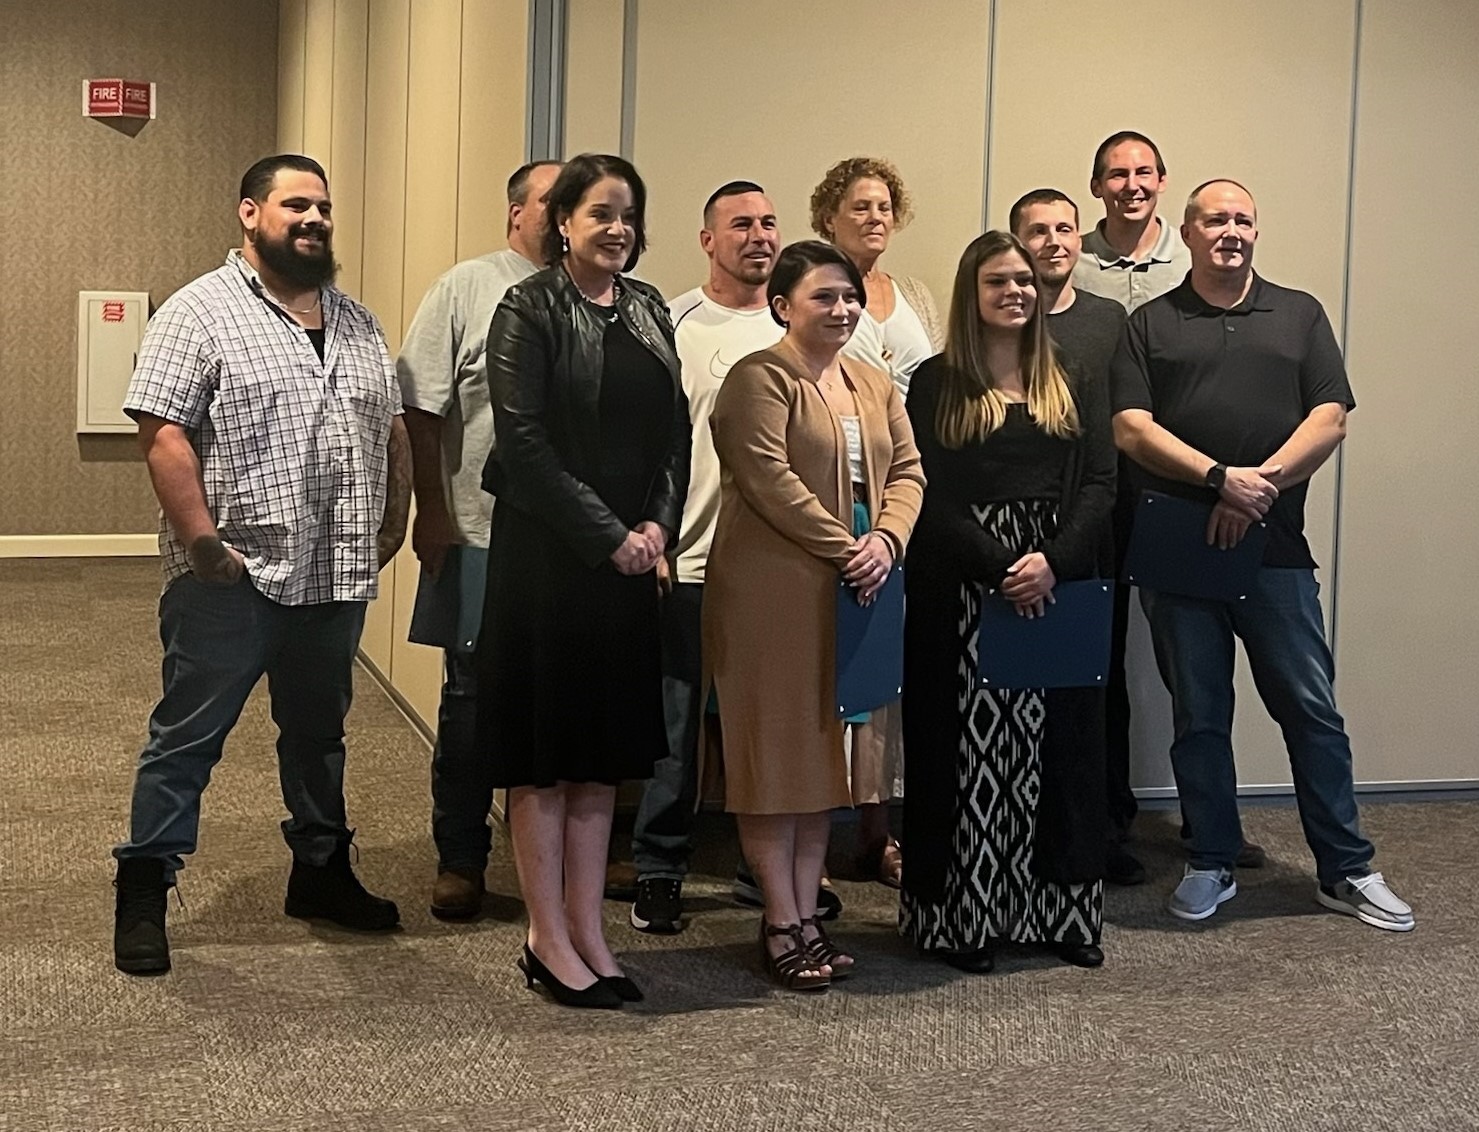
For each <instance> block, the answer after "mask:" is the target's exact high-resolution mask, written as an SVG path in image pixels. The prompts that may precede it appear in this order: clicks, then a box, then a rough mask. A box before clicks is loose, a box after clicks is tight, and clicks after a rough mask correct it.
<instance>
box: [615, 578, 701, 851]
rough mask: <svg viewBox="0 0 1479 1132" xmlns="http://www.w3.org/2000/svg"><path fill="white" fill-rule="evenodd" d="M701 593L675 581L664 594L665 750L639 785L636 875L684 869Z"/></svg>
mask: <svg viewBox="0 0 1479 1132" xmlns="http://www.w3.org/2000/svg"><path fill="white" fill-rule="evenodd" d="M703 595H704V588H703V586H702V585H701V584H698V583H695V582H679V583H677V584H676V585H674V586H673V592H672V593H670V594H668V595H667V596H666V597H664V598H663V599H662V703H663V715H664V716H665V717H666V719H667V730H668V753H667V755H666V756H665V757H663V758H660V759H658V760H657V763H656V765H654V766H653V768H652V777H651V778H650V779H648V780H647V786H646V788H645V789H644V790H643V791H642V802H641V805H640V806H638V808H637V822H636V825H635V827H634V828H633V831H632V860H633V862H634V863H635V864H636V866H637V876H638V877H639V878H641V879H644V880H645V879H647V878H649V877H668V878H670V879H673V880H682V879H683V877H684V876H685V875H687V873H688V858H689V852H690V849H691V847H692V840H693V822H694V810H695V808H696V805H697V796H698V729H699V728H700V727H701V726H702V725H703V719H704V704H703V703H702V702H700V699H699V697H700V695H701V694H702V691H703V687H702V681H703V674H702V673H703V665H702V662H701V659H700V658H701V653H702V648H703Z"/></svg>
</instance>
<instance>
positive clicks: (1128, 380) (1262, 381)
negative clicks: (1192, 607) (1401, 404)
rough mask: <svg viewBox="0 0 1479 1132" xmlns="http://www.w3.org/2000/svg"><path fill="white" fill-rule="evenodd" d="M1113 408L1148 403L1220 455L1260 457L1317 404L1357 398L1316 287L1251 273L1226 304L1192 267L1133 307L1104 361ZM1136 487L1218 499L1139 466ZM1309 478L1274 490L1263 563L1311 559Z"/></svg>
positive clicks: (1170, 426) (1173, 428) (1301, 563)
mask: <svg viewBox="0 0 1479 1132" xmlns="http://www.w3.org/2000/svg"><path fill="white" fill-rule="evenodd" d="M1110 396H1111V407H1112V410H1113V411H1114V412H1116V413H1120V412H1124V411H1125V410H1126V409H1145V410H1147V411H1149V412H1150V413H1152V414H1153V415H1154V416H1155V420H1156V423H1157V424H1159V425H1160V426H1161V427H1162V428H1165V429H1167V430H1168V431H1169V432H1171V433H1172V434H1173V435H1175V436H1177V437H1178V438H1180V439H1181V440H1183V441H1185V442H1186V443H1187V444H1190V445H1191V446H1192V447H1193V448H1195V449H1197V450H1198V451H1199V452H1203V453H1205V454H1206V455H1207V456H1208V457H1210V458H1211V459H1213V460H1216V461H1218V462H1219V463H1223V464H1228V465H1230V466H1235V467H1238V466H1241V467H1255V468H1256V467H1257V466H1258V465H1260V464H1262V463H1264V462H1265V461H1267V460H1268V458H1269V457H1270V456H1272V455H1273V454H1274V453H1275V452H1277V451H1278V450H1279V448H1281V447H1282V446H1283V444H1284V442H1285V441H1286V440H1288V439H1289V437H1290V436H1291V435H1292V434H1293V433H1294V430H1295V429H1297V428H1298V427H1299V426H1300V425H1301V424H1302V423H1303V422H1304V419H1305V418H1306V417H1308V416H1309V414H1310V413H1311V411H1313V410H1314V409H1315V408H1316V407H1317V406H1320V405H1325V404H1330V403H1332V402H1333V403H1336V404H1340V405H1344V406H1345V407H1346V408H1347V409H1353V408H1355V407H1356V402H1355V399H1354V398H1353V397H1352V396H1351V386H1350V382H1349V381H1348V380H1347V378H1346V372H1345V362H1344V360H1343V359H1342V358H1341V356H1340V347H1339V346H1338V345H1336V342H1335V333H1334V331H1333V330H1331V328H1330V320H1329V319H1328V318H1326V317H1325V311H1324V309H1323V308H1322V307H1321V306H1320V304H1319V302H1318V301H1317V300H1316V299H1315V297H1314V296H1313V295H1307V294H1305V293H1304V292H1303V291H1294V290H1291V289H1290V288H1288V287H1279V286H1277V285H1275V284H1273V283H1270V282H1268V281H1267V280H1266V279H1263V278H1261V277H1259V276H1258V275H1256V274H1255V275H1254V277H1253V286H1252V287H1251V288H1249V290H1248V295H1247V297H1246V298H1244V300H1243V301H1242V302H1241V303H1239V304H1238V305H1237V306H1235V307H1232V308H1229V309H1226V310H1224V309H1223V308H1222V307H1215V306H1213V305H1212V304H1211V303H1208V302H1207V301H1206V300H1205V299H1203V298H1202V297H1201V296H1200V295H1198V294H1197V293H1196V291H1195V290H1194V289H1193V288H1192V285H1191V277H1190V276H1187V278H1186V280H1185V281H1184V282H1183V283H1182V284H1181V285H1180V286H1179V287H1177V288H1176V289H1175V290H1173V291H1168V292H1167V293H1166V294H1164V295H1162V296H1161V297H1160V298H1158V299H1154V300H1152V301H1151V302H1149V303H1146V304H1145V305H1144V306H1142V307H1140V308H1139V309H1138V310H1136V311H1135V312H1134V313H1133V314H1131V315H1130V321H1129V327H1128V329H1127V331H1126V334H1125V336H1124V338H1122V339H1121V340H1120V346H1119V350H1118V351H1117V352H1116V354H1115V357H1114V362H1113V364H1112V366H1111V368H1110ZM1131 468H1132V470H1133V472H1134V475H1135V480H1136V484H1137V490H1138V489H1139V488H1150V489H1152V490H1155V491H1164V492H1167V493H1169V494H1172V495H1180V496H1183V497H1186V498H1191V499H1203V500H1206V501H1208V502H1211V501H1213V500H1215V498H1216V493H1215V492H1213V491H1212V490H1211V489H1209V488H1205V487H1199V486H1196V485H1193V484H1186V483H1180V482H1173V481H1171V480H1165V479H1162V478H1161V477H1160V476H1157V475H1154V474H1153V473H1151V472H1149V471H1147V470H1146V469H1144V468H1142V467H1140V466H1139V465H1136V464H1133V463H1132V465H1131ZM1308 486H1309V484H1308V481H1306V482H1305V483H1302V484H1298V485H1296V486H1295V487H1291V488H1289V489H1287V490H1285V491H1283V492H1281V493H1280V494H1279V498H1278V500H1277V501H1276V502H1275V503H1274V505H1273V507H1271V508H1270V509H1269V513H1268V530H1269V539H1268V549H1267V550H1266V551H1265V552H1264V556H1263V564H1264V565H1265V566H1292V567H1302V568H1306V569H1313V568H1314V566H1315V560H1314V558H1313V556H1312V555H1311V554H1310V547H1309V542H1308V541H1307V540H1306V539H1305V537H1304V499H1305V495H1306V493H1307V489H1308Z"/></svg>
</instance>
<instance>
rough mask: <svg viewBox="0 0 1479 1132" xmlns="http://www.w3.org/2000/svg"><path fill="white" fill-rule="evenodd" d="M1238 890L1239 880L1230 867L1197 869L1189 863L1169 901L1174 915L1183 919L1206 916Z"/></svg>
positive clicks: (1169, 909)
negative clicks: (1229, 869) (1234, 878)
mask: <svg viewBox="0 0 1479 1132" xmlns="http://www.w3.org/2000/svg"><path fill="white" fill-rule="evenodd" d="M1237 894H1238V882H1237V881H1235V880H1233V877H1232V873H1231V872H1229V871H1228V870H1227V869H1194V868H1192V867H1191V866H1190V865H1187V866H1186V875H1185V876H1183V877H1182V878H1181V883H1180V884H1178V885H1177V886H1176V891H1175V892H1173V893H1171V900H1170V902H1169V903H1168V904H1167V905H1166V908H1167V910H1168V911H1169V912H1170V913H1171V915H1173V916H1176V917H1177V918H1179V919H1182V920H1205V919H1206V918H1207V917H1208V916H1210V915H1211V914H1212V913H1213V912H1215V911H1217V906H1218V905H1219V904H1222V903H1224V902H1225V901H1228V900H1231V899H1232V898H1233V897H1234V896H1236V895H1237Z"/></svg>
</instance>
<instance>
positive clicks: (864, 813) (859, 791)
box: [811, 157, 945, 888]
mask: <svg viewBox="0 0 1479 1132" xmlns="http://www.w3.org/2000/svg"><path fill="white" fill-rule="evenodd" d="M912 218H913V205H912V203H911V202H910V199H909V191H908V190H907V189H906V188H905V187H904V181H903V178H901V177H900V176H899V171H898V170H897V169H896V168H894V166H893V164H892V163H891V162H888V161H885V160H883V159H882V158H878V157H849V158H845V159H844V160H842V161H839V162H837V164H835V165H833V166H832V168H830V169H828V170H827V172H826V175H825V176H824V177H823V178H822V181H821V183H820V184H819V185H817V187H816V188H815V189H814V190H813V191H812V194H811V226H812V230H813V231H815V232H816V234H817V235H819V236H821V237H822V238H823V239H825V240H827V241H828V242H829V243H832V244H835V245H836V246H837V248H838V249H839V250H840V251H842V252H843V253H844V254H845V255H846V256H847V258H848V259H850V260H852V261H853V263H854V264H855V265H856V266H857V269H858V273H859V274H860V275H861V276H862V277H863V288H864V294H865V299H866V301H865V303H864V308H865V309H864V310H863V313H862V315H861V316H860V317H859V319H858V326H857V330H856V331H855V332H854V333H853V336H852V337H851V338H850V339H848V342H847V345H846V346H845V347H844V348H843V355H844V356H845V357H848V358H856V359H857V360H858V361H860V362H864V363H866V364H867V365H870V366H872V367H873V368H874V369H880V370H883V371H884V372H885V373H887V374H888V375H889V376H890V377H891V378H893V381H894V384H895V385H897V386H898V387H899V393H900V395H901V396H903V397H908V396H909V381H910V378H911V377H912V376H913V374H914V371H915V369H916V368H917V367H918V366H919V365H920V363H922V362H923V361H924V360H925V359H926V358H929V357H932V356H933V355H935V354H937V353H939V352H940V350H941V349H943V348H944V345H945V333H944V328H943V326H942V325H941V323H940V315H939V313H938V311H937V310H936V309H935V301H934V299H933V297H931V295H930V291H929V288H928V287H926V286H925V285H924V284H923V283H922V282H921V281H920V280H918V279H912V278H909V277H907V276H903V275H890V274H888V273H887V272H885V271H884V270H883V267H882V265H881V263H880V260H881V259H882V257H883V255H884V253H885V252H887V251H888V247H889V244H890V243H891V242H892V240H893V236H894V233H895V232H897V231H899V230H901V229H903V228H904V227H905V226H906V225H907V224H908V223H909V221H910V220H911V219H912ZM851 767H852V774H851V782H852V798H853V805H855V806H857V807H858V815H859V821H858V845H859V849H860V852H859V854H858V858H859V859H858V864H857V869H858V871H859V872H860V873H861V874H862V875H864V876H872V877H875V878H877V879H878V880H879V881H881V882H882V883H883V884H886V885H888V886H890V887H891V888H898V887H899V880H900V875H901V874H902V872H903V856H902V854H901V853H900V851H899V843H898V842H897V841H895V840H894V838H893V836H892V835H891V834H890V832H889V822H888V809H887V805H886V804H887V803H888V802H889V801H891V800H893V799H894V798H896V797H898V796H899V794H900V790H901V786H902V782H903V773H904V754H903V728H902V726H901V714H900V711H899V705H898V704H891V705H889V706H887V707H884V708H880V709H879V710H878V711H876V712H874V713H872V716H871V718H870V719H869V720H868V722H867V723H865V724H863V725H861V726H859V727H855V728H853V732H852V762H851Z"/></svg>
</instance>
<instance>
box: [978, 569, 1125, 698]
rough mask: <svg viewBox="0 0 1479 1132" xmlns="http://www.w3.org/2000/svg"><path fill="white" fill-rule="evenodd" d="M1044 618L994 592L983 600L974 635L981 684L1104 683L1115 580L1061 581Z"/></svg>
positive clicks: (1055, 685)
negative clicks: (1028, 614)
mask: <svg viewBox="0 0 1479 1132" xmlns="http://www.w3.org/2000/svg"><path fill="white" fill-rule="evenodd" d="M1053 597H1054V598H1055V599H1056V600H1055V601H1053V602H1052V603H1049V604H1047V605H1046V606H1045V612H1044V613H1043V615H1042V616H1041V617H1023V616H1022V615H1021V614H1019V613H1018V612H1017V607H1016V606H1014V605H1013V604H1012V603H1011V602H1009V601H1008V600H1007V599H1006V598H1004V597H1002V596H1001V594H1000V593H997V592H995V591H993V592H991V593H989V594H987V595H985V596H984V597H983V598H982V600H981V631H980V636H979V637H978V638H977V640H976V669H977V673H976V676H977V682H978V684H979V685H980V686H981V687H982V688H1104V687H1107V686H1108V685H1109V638H1110V633H1111V630H1112V628H1113V623H1114V583H1113V582H1111V581H1109V580H1108V579H1106V578H1092V579H1090V580H1088V581H1084V582H1060V583H1058V585H1056V586H1054V587H1053Z"/></svg>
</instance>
